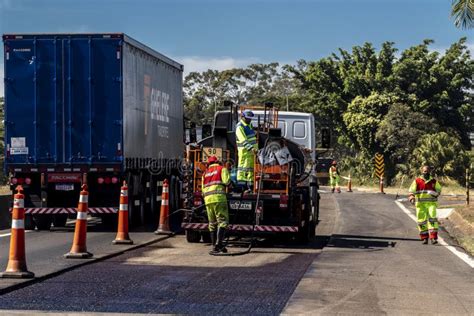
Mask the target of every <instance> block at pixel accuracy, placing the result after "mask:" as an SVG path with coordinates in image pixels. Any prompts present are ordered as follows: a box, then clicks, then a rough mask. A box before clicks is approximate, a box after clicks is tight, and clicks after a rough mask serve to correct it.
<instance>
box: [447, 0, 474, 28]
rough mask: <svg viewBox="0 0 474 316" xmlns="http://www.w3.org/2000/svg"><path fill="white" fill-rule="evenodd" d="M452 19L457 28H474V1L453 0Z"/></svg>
mask: <svg viewBox="0 0 474 316" xmlns="http://www.w3.org/2000/svg"><path fill="white" fill-rule="evenodd" d="M451 7H452V9H451V17H453V18H454V24H455V25H456V27H458V28H459V27H461V28H463V29H470V28H473V27H474V1H473V0H453V1H452V4H451Z"/></svg>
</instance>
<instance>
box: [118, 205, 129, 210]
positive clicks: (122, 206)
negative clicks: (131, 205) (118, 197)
mask: <svg viewBox="0 0 474 316" xmlns="http://www.w3.org/2000/svg"><path fill="white" fill-rule="evenodd" d="M119 211H128V205H127V204H120V206H119Z"/></svg>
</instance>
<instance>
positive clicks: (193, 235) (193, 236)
mask: <svg viewBox="0 0 474 316" xmlns="http://www.w3.org/2000/svg"><path fill="white" fill-rule="evenodd" d="M186 241H187V242H189V243H198V242H200V241H201V233H200V232H199V231H197V230H190V229H187V230H186Z"/></svg>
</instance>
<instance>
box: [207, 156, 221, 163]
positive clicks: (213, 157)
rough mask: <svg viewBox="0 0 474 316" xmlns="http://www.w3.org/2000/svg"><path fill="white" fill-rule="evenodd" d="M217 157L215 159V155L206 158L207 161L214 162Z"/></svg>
mask: <svg viewBox="0 0 474 316" xmlns="http://www.w3.org/2000/svg"><path fill="white" fill-rule="evenodd" d="M218 161H219V159H217V157H216V156H211V157H209V158H207V163H215V162H218Z"/></svg>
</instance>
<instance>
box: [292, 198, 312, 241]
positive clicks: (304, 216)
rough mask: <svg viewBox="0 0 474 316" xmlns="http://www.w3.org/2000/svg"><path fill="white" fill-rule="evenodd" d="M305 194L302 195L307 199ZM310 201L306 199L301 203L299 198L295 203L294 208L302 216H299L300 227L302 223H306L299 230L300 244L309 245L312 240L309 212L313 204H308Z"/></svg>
mask: <svg viewBox="0 0 474 316" xmlns="http://www.w3.org/2000/svg"><path fill="white" fill-rule="evenodd" d="M305 196H306V195H305V194H303V195H302V198H303V199H305ZM308 201H309V200H308V199H305V200H304V201H301V200H300V199H299V198H298V200H296V201H295V203H293V207H296V208H297V209H299V210H300V212H301V214H300V216H298V218H299V221H300V223H298V225H301V221H304V225H303V226H302V227H301V226H300V227H299V230H298V242H299V243H302V244H306V243H308V241H309V240H310V238H311V237H310V220H309V219H310V216H309V210H310V206H311V204H308V203H307V202H308ZM303 202H304V205H305V207H304V209H303V208H302V207H303Z"/></svg>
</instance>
